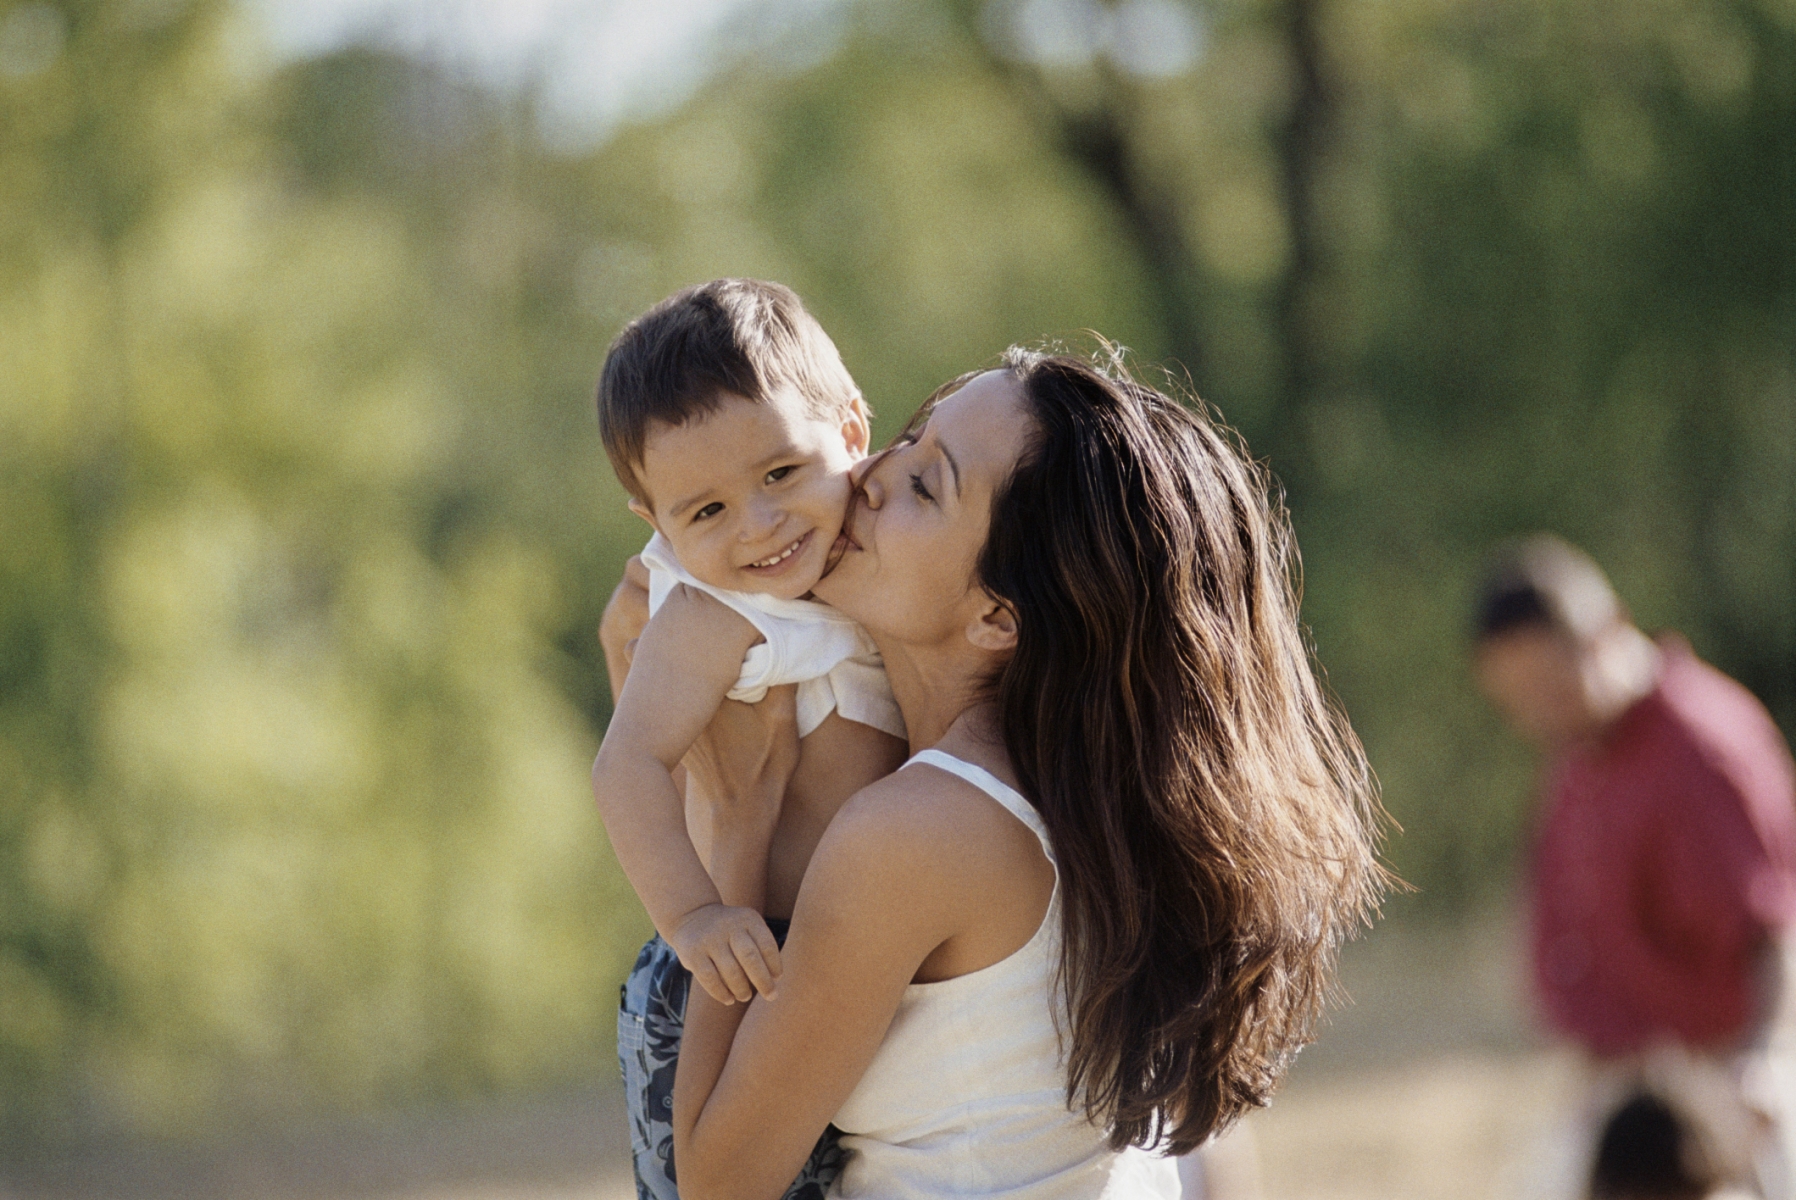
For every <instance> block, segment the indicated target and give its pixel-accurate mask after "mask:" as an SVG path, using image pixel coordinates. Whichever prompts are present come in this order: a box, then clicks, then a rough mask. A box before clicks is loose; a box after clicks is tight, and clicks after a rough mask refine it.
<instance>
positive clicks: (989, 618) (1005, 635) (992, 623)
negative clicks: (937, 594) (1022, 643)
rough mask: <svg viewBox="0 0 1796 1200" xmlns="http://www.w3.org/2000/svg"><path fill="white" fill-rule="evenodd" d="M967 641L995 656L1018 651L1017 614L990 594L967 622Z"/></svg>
mask: <svg viewBox="0 0 1796 1200" xmlns="http://www.w3.org/2000/svg"><path fill="white" fill-rule="evenodd" d="M967 641H969V642H971V643H973V645H975V646H977V647H979V648H980V649H981V650H986V651H989V652H991V653H993V654H1002V653H1005V652H1007V651H1010V650H1014V649H1016V613H1014V612H1012V611H1011V608H1010V605H1008V604H1006V603H1004V602H1003V601H1002V600H998V599H995V598H994V597H992V596H991V595H990V594H989V593H988V594H987V595H986V596H985V603H984V604H983V605H981V606H980V609H979V611H978V613H976V614H975V615H974V617H973V619H972V620H971V621H969V622H967Z"/></svg>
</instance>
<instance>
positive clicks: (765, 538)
mask: <svg viewBox="0 0 1796 1200" xmlns="http://www.w3.org/2000/svg"><path fill="white" fill-rule="evenodd" d="M868 436H869V433H868V426H867V409H866V405H865V404H863V403H862V402H861V400H860V399H859V398H858V397H857V398H856V399H855V400H854V401H853V403H852V404H850V405H848V406H845V407H844V408H843V409H842V411H841V413H840V414H839V415H838V416H835V417H827V418H821V417H815V416H812V415H811V413H810V410H809V409H808V408H807V407H806V406H805V404H804V403H803V401H801V400H800V399H799V398H798V396H797V395H796V394H794V393H792V392H791V391H790V390H784V391H780V392H776V393H774V394H773V395H771V396H769V397H768V398H767V400H766V402H764V403H756V402H755V401H753V400H747V399H744V398H743V397H741V396H732V395H725V396H723V397H722V399H721V402H720V403H719V404H718V406H717V408H715V409H714V410H712V411H711V412H710V413H707V414H706V415H704V416H702V417H700V418H698V419H696V420H693V421H688V422H686V423H685V424H684V425H661V424H657V425H656V426H655V427H654V428H653V429H652V430H651V431H650V432H649V436H648V439H647V441H646V442H645V444H644V446H643V455H642V463H641V465H640V467H639V468H638V469H637V472H636V475H637V478H638V480H640V482H641V484H642V487H643V490H644V491H645V492H647V493H648V498H649V503H648V504H644V503H643V502H641V501H639V500H634V499H633V500H631V501H630V508H631V511H633V512H635V513H636V514H637V515H639V516H641V517H643V518H644V519H645V520H647V521H648V522H649V523H650V524H651V525H653V526H654V527H655V528H656V529H657V530H659V531H660V533H661V535H662V536H663V537H665V538H666V539H667V540H668V542H669V543H671V544H672V546H673V550H674V554H675V555H676V556H677V557H678V558H679V560H680V565H681V566H683V567H685V568H686V569H687V570H688V571H690V572H692V574H693V575H694V576H696V577H697V578H698V579H699V580H700V581H702V582H704V583H708V584H710V585H711V586H712V587H717V588H724V589H726V590H728V591H734V592H762V593H765V594H767V595H772V596H779V597H782V598H784V599H787V600H796V599H798V598H799V597H801V596H804V595H805V594H807V593H808V592H809V591H810V590H811V588H812V587H813V586H815V585H816V583H817V580H818V579H820V578H822V576H823V570H824V566H825V564H826V562H827V560H828V558H829V553H830V549H831V547H832V546H834V545H835V541H836V535H837V534H838V533H840V532H841V529H842V517H843V514H844V513H845V512H846V511H847V507H848V493H849V489H850V483H849V479H848V468H849V467H851V466H853V465H854V464H855V463H856V462H859V461H860V460H861V459H862V458H864V457H866V454H867V441H868Z"/></svg>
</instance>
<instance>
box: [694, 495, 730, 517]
mask: <svg viewBox="0 0 1796 1200" xmlns="http://www.w3.org/2000/svg"><path fill="white" fill-rule="evenodd" d="M722 511H723V505H722V504H720V503H718V502H717V501H715V500H713V501H711V503H709V504H707V505H705V506H704V507H703V508H701V509H699V510H698V511H697V512H695V513H693V514H692V519H693V520H694V521H703V520H705V519H706V518H707V517H714V516H716V515H717V514H718V513H720V512H722Z"/></svg>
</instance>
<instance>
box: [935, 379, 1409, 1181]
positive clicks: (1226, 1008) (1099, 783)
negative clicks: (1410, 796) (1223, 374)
mask: <svg viewBox="0 0 1796 1200" xmlns="http://www.w3.org/2000/svg"><path fill="white" fill-rule="evenodd" d="M1004 366H1005V367H1006V368H1007V369H1009V370H1010V371H1011V372H1012V373H1013V374H1014V376H1015V378H1016V379H1017V380H1018V381H1019V382H1020V384H1021V385H1022V389H1023V393H1024V395H1025V396H1026V397H1027V402H1028V408H1029V411H1030V412H1031V414H1032V416H1033V418H1034V424H1035V431H1034V435H1033V436H1032V438H1031V439H1030V442H1029V444H1028V447H1027V449H1026V450H1025V451H1024V453H1023V456H1022V459H1021V461H1020V462H1019V463H1018V465H1017V467H1016V469H1015V473H1014V474H1013V475H1012V476H1011V478H1010V479H1009V481H1008V482H1007V483H1006V484H1005V485H1004V486H1003V487H1002V489H1001V490H1000V491H999V493H998V494H997V496H996V497H995V498H994V500H993V502H992V517H991V535H990V540H989V541H988V543H987V545H986V547H985V550H984V552H983V553H982V555H981V557H980V559H979V563H978V568H977V570H978V579H979V582H980V583H981V584H982V585H983V586H984V587H985V588H986V589H987V590H988V591H989V592H990V593H991V594H992V595H993V596H995V597H997V598H999V599H1001V600H1002V601H1003V602H1004V603H1005V604H1007V605H1009V606H1010V607H1011V608H1012V609H1013V610H1014V611H1015V613H1016V616H1017V625H1018V632H1017V647H1016V652H1015V654H1014V655H1013V656H1012V657H1011V659H1010V660H1009V661H1008V663H1006V665H1005V666H1004V667H1003V668H1002V670H1001V672H1000V673H999V675H998V676H997V678H996V679H995V680H994V681H993V683H992V689H993V695H994V697H995V700H996V704H997V709H998V713H999V722H1000V726H1001V730H1002V734H1003V738H1004V743H1005V746H1006V749H1007V750H1008V751H1009V754H1010V758H1011V761H1012V764H1013V765H1014V767H1015V769H1016V772H1017V776H1018V778H1019V780H1020V782H1021V784H1022V790H1023V793H1024V794H1025V795H1026V796H1027V797H1028V798H1029V800H1030V801H1031V802H1032V803H1033V804H1034V805H1035V806H1036V808H1037V809H1038V810H1039V811H1040V812H1041V815H1042V819H1043V820H1044V821H1045V822H1046V824H1047V827H1048V832H1049V835H1050V837H1051V839H1052V842H1053V846H1054V852H1055V855H1056V857H1057V858H1058V860H1059V869H1060V888H1061V898H1062V899H1061V902H1062V919H1063V921H1064V936H1063V940H1062V958H1061V963H1060V988H1061V994H1062V997H1063V999H1064V1001H1065V1005H1066V1007H1065V1017H1066V1019H1067V1024H1066V1025H1065V1026H1064V1028H1063V1036H1065V1037H1066V1039H1067V1063H1068V1070H1069V1078H1068V1096H1069V1099H1070V1100H1072V1101H1073V1102H1075V1103H1080V1104H1083V1106H1084V1107H1085V1110H1086V1111H1087V1113H1088V1114H1089V1115H1090V1116H1091V1118H1092V1119H1093V1120H1094V1121H1096V1122H1097V1123H1098V1124H1100V1125H1101V1126H1103V1127H1105V1128H1108V1129H1109V1130H1110V1131H1111V1144H1112V1145H1113V1146H1115V1147H1117V1148H1121V1147H1123V1146H1126V1145H1129V1144H1135V1145H1158V1146H1161V1147H1162V1148H1165V1149H1168V1150H1170V1151H1172V1152H1174V1153H1184V1152H1186V1151H1189V1150H1191V1149H1193V1148H1195V1147H1196V1146H1197V1145H1198V1144H1199V1143H1201V1142H1202V1141H1203V1140H1204V1139H1205V1138H1206V1137H1208V1136H1209V1135H1210V1134H1211V1133H1212V1132H1214V1131H1216V1130H1218V1129H1219V1128H1221V1127H1223V1126H1225V1125H1226V1124H1227V1123H1228V1122H1230V1121H1231V1120H1233V1119H1234V1118H1235V1117H1237V1116H1238V1115H1240V1114H1241V1112H1243V1111H1244V1110H1245V1109H1246V1108H1248V1107H1250V1106H1254V1105H1261V1104H1264V1103H1266V1101H1267V1100H1268V1099H1269V1097H1270V1095H1271V1093H1272V1091H1273V1089H1274V1087H1275V1086H1276V1085H1277V1083H1278V1081H1279V1079H1280V1077H1281V1076H1282V1074H1283V1073H1284V1070H1285V1068H1286V1067H1287V1066H1288V1065H1289V1063H1290V1061H1291V1059H1292V1057H1293V1055H1294V1054H1295V1053H1296V1052H1297V1050H1298V1049H1299V1048H1300V1047H1301V1046H1302V1045H1303V1044H1304V1043H1305V1042H1306V1041H1308V1040H1309V1037H1310V1031H1311V1028H1312V1026H1313V1024H1314V1021H1315V1018H1316V1016H1317V1015H1318V1013H1319V1011H1320V1009H1321V1006H1322V1003H1323V1001H1324V999H1325V998H1326V997H1327V996H1328V994H1329V991H1330V989H1331V987H1332V986H1333V979H1334V965H1335V954H1336V950H1337V948H1338V947H1339V945H1340V943H1341V941H1342V940H1343V939H1344V938H1345V937H1347V936H1348V935H1349V934H1351V933H1352V932H1353V930H1354V929H1355V928H1357V927H1358V926H1359V925H1361V924H1362V923H1363V922H1365V921H1366V920H1368V919H1369V917H1370V915H1371V913H1372V911H1373V909H1374V907H1375V905H1376V903H1377V900H1378V897H1379V895H1380V893H1381V891H1382V889H1383V886H1384V883H1385V875H1384V872H1383V870H1382V868H1380V867H1379V866H1378V864H1377V860H1376V855H1375V849H1376V839H1377V836H1378V832H1379V821H1380V820H1381V812H1380V809H1379V807H1378V802H1377V799H1376V790H1375V787H1374V784H1373V781H1372V778H1371V775H1370V772H1369V771H1368V770H1367V767H1366V762H1365V758H1364V755H1363V752H1362V751H1361V749H1360V745H1359V741H1358V739H1357V738H1356V737H1355V736H1354V733H1353V730H1352V729H1351V728H1350V727H1349V725H1348V723H1347V720H1346V718H1345V717H1344V716H1343V715H1342V713H1341V712H1340V710H1339V709H1338V708H1337V707H1336V706H1335V705H1333V704H1332V703H1331V702H1330V700H1329V698H1328V696H1327V695H1326V694H1325V692H1324V691H1323V689H1322V688H1321V686H1320V685H1319V684H1318V682H1317V679H1316V675H1315V672H1314V670H1313V669H1312V666H1311V661H1310V652H1309V648H1308V646H1307V644H1306V642H1305V639H1304V635H1303V631H1302V629H1301V627H1300V625H1299V622H1298V612H1297V607H1298V601H1297V596H1298V587H1297V580H1296V570H1297V559H1296V549H1295V546H1294V544H1293V542H1292V538H1291V531H1290V526H1289V523H1288V520H1287V518H1286V515H1285V513H1284V511H1283V508H1282V505H1281V504H1280V503H1279V501H1278V500H1277V498H1276V495H1275V494H1274V492H1273V490H1272V488H1271V486H1270V483H1269V480H1268V478H1267V476H1266V475H1265V473H1264V472H1263V471H1262V470H1261V469H1260V468H1259V467H1258V466H1256V465H1255V464H1254V463H1253V462H1252V461H1251V460H1250V459H1249V458H1248V457H1247V456H1246V454H1245V453H1244V452H1243V450H1242V449H1241V447H1239V446H1238V445H1237V444H1236V443H1235V442H1234V441H1233V440H1232V438H1231V437H1230V436H1228V435H1227V434H1225V433H1224V432H1223V431H1221V430H1220V429H1218V427H1217V426H1216V425H1215V424H1213V423H1212V422H1211V421H1210V420H1209V419H1208V418H1207V416H1206V415H1205V414H1203V413H1201V412H1197V411H1194V410H1193V409H1191V408H1188V407H1186V406H1184V405H1182V404H1180V403H1178V402H1176V401H1174V400H1173V399H1171V398H1169V397H1168V396H1166V395H1164V394H1162V393H1161V392H1158V391H1155V390H1154V389H1152V388H1149V387H1146V386H1143V385H1142V384H1140V383H1138V382H1136V381H1135V380H1133V379H1132V378H1131V377H1130V375H1129V373H1128V371H1127V370H1126V368H1125V366H1124V364H1123V362H1122V360H1121V356H1120V354H1119V353H1116V352H1111V353H1110V354H1109V356H1108V361H1103V360H1099V361H1097V362H1093V361H1088V360H1085V359H1082V358H1076V357H1070V356H1066V355H1059V354H1044V353H1037V352H1032V351H1023V350H1012V351H1011V352H1010V353H1009V354H1007V355H1006V356H1005V360H1004ZM945 390H946V389H945Z"/></svg>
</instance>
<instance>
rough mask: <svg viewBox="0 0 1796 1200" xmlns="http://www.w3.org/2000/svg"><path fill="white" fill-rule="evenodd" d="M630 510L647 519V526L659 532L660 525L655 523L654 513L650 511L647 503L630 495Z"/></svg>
mask: <svg viewBox="0 0 1796 1200" xmlns="http://www.w3.org/2000/svg"><path fill="white" fill-rule="evenodd" d="M630 511H631V512H633V513H635V514H636V515H637V516H639V517H641V518H642V519H643V520H645V521H647V522H648V523H649V528H651V529H653V530H654V531H655V532H656V533H660V532H661V526H659V525H657V524H655V514H654V513H653V512H652V511H650V509H649V506H648V505H646V504H644V503H643V502H642V501H640V500H638V499H637V498H636V497H634V496H631V497H630Z"/></svg>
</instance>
